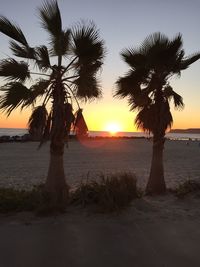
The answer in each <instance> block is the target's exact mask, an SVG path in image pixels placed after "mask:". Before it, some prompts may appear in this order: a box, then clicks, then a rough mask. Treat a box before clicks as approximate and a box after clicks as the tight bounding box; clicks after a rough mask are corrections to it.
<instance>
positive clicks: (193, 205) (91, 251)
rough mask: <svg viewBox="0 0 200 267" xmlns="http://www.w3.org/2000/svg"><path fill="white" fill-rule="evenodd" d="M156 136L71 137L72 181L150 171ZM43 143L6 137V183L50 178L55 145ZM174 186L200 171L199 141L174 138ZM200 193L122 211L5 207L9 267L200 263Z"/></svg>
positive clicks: (142, 176)
mask: <svg viewBox="0 0 200 267" xmlns="http://www.w3.org/2000/svg"><path fill="white" fill-rule="evenodd" d="M151 146H152V143H151V142H150V141H147V140H133V139H131V140H101V141H94V142H89V143H86V144H80V143H78V142H71V143H70V144H69V149H66V153H65V157H64V162H65V170H66V177H67V180H68V182H69V183H70V184H71V185H72V184H74V183H75V182H76V181H78V180H80V179H82V178H83V177H85V178H86V177H87V176H88V173H89V177H91V178H92V177H97V176H96V175H97V174H98V173H101V172H104V173H110V172H112V173H115V172H121V171H130V172H135V173H136V176H137V178H138V182H139V184H141V185H144V184H145V183H146V180H147V178H148V173H149V168H150V160H151ZM36 148H37V143H12V144H11V143H3V144H0V177H1V179H0V185H1V186H2V185H3V186H17V187H21V188H22V187H30V186H31V185H32V184H37V183H40V182H42V181H44V179H45V175H46V172H47V166H48V158H49V154H48V151H49V147H48V145H46V146H44V147H43V148H42V149H41V150H40V151H37V150H36ZM164 155H165V156H164V162H165V177H166V182H167V185H168V187H169V186H170V187H172V186H175V185H176V184H177V183H179V182H181V181H184V180H185V179H188V178H190V179H199V178H200V164H199V159H200V147H199V145H198V142H195V141H193V142H192V141H191V142H190V144H189V145H187V142H186V141H167V142H166V147H165V151H164ZM199 207H200V197H199V196H198V194H197V195H194V194H193V195H190V196H187V197H186V198H184V199H178V198H176V197H175V196H174V195H172V194H167V195H164V196H157V197H144V198H142V199H138V200H134V201H133V202H132V204H131V206H130V207H129V208H127V209H126V210H124V211H123V212H122V213H119V214H115V213H114V214H98V213H91V212H88V210H86V209H83V208H81V207H69V208H68V209H67V211H66V213H65V214H62V215H59V216H57V217H52V216H51V217H46V218H38V217H35V216H34V214H33V213H18V214H9V215H3V214H1V215H0V236H1V239H0V266H2V267H10V266H15V267H26V266H29V267H35V266H37V267H43V266H48V267H55V266H58V267H66V266H69V267H93V266H95V267H102V266H103V267H132V266H137V267H161V266H162V267H179V266H181V267H189V266H192V267H199V266H200V258H199V244H200V230H199V229H200V228H199V221H200V209H199Z"/></svg>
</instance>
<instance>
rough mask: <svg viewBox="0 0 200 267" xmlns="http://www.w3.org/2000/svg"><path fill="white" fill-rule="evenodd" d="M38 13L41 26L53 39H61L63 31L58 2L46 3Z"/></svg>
mask: <svg viewBox="0 0 200 267" xmlns="http://www.w3.org/2000/svg"><path fill="white" fill-rule="evenodd" d="M38 11H39V19H40V22H41V25H42V27H43V28H44V29H45V30H47V31H48V32H49V33H50V36H51V39H52V38H54V37H55V38H57V37H58V38H59V37H60V34H61V31H62V21H61V15H60V10H59V7H58V3H57V1H56V0H49V1H45V2H44V3H43V5H42V7H40V8H39V9H38Z"/></svg>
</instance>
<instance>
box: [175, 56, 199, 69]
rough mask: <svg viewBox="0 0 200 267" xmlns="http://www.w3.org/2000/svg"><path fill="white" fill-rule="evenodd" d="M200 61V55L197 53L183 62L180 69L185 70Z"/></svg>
mask: <svg viewBox="0 0 200 267" xmlns="http://www.w3.org/2000/svg"><path fill="white" fill-rule="evenodd" d="M199 59H200V53H195V54H193V55H191V56H188V57H187V58H186V59H184V60H182V62H181V63H180V66H179V67H180V69H181V70H185V69H187V68H188V67H189V66H190V65H191V64H192V63H194V62H195V61H197V60H199Z"/></svg>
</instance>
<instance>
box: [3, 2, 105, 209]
mask: <svg viewBox="0 0 200 267" xmlns="http://www.w3.org/2000/svg"><path fill="white" fill-rule="evenodd" d="M38 12H39V18H40V22H41V26H42V28H44V30H46V31H47V32H48V34H49V40H50V41H49V43H48V47H47V46H45V45H41V46H38V47H31V46H30V45H29V43H28V42H27V40H26V38H25V36H24V34H23V32H22V30H21V29H20V27H19V26H17V25H15V24H14V23H12V22H11V21H10V20H8V19H7V18H6V17H4V16H1V17H0V31H1V32H2V33H3V34H5V35H7V36H8V37H10V38H11V40H10V48H11V50H12V52H13V54H14V56H15V57H20V58H24V59H25V60H28V62H25V61H24V60H23V61H17V60H16V59H15V58H8V59H4V60H2V61H1V63H0V76H3V77H5V78H6V79H7V81H8V82H7V83H6V84H4V85H2V86H1V88H0V90H1V92H3V94H2V96H1V98H0V109H2V110H3V111H5V112H6V113H7V115H10V113H11V112H12V111H13V110H14V109H16V108H18V107H21V108H22V109H23V108H26V107H29V106H30V105H33V107H34V109H33V113H32V115H31V117H30V120H29V128H30V132H34V131H35V130H38V131H39V132H40V133H42V135H43V138H42V142H44V141H45V140H46V138H47V137H50V163H49V169H48V175H47V179H46V183H45V189H46V191H47V192H48V193H49V194H50V195H51V196H52V199H53V200H52V201H53V202H52V203H54V204H55V205H57V204H59V203H63V201H65V200H66V199H67V195H68V186H67V184H66V181H65V174H64V167H63V153H64V143H65V137H66V131H67V132H69V130H70V127H71V124H72V122H73V121H74V116H73V113H72V101H74V99H75V100H76V101H77V98H78V99H83V100H88V99H93V98H97V97H99V96H100V95H101V90H100V86H99V82H98V78H97V72H98V70H99V69H100V67H101V66H102V63H103V58H104V55H105V49H104V42H103V41H102V40H101V39H100V37H99V31H98V30H97V29H96V27H95V25H94V23H92V22H89V23H78V24H76V25H75V27H72V28H71V29H66V30H63V28H62V20H61V14H60V10H59V7H58V4H57V1H55V0H52V1H48V2H47V1H46V2H44V3H43V5H42V6H41V7H40V8H38ZM51 57H53V60H52V59H51ZM51 61H52V62H53V63H52V62H51ZM31 68H36V71H34V72H33V70H32V69H31ZM31 70H32V71H31ZM33 75H37V76H35V77H39V76H38V75H40V78H37V79H35V80H34V79H33ZM41 77H42V78H41ZM31 81H34V83H33V84H32V85H31V86H27V84H30V82H31ZM39 98H40V103H41V104H40V105H39V106H36V103H37V101H38V99H39ZM47 105H48V111H47V108H46V107H47ZM49 106H50V108H49Z"/></svg>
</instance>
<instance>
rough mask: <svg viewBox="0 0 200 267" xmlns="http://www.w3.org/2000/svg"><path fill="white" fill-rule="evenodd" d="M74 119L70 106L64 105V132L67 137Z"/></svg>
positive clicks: (68, 104)
mask: <svg viewBox="0 0 200 267" xmlns="http://www.w3.org/2000/svg"><path fill="white" fill-rule="evenodd" d="M74 120H75V117H74V114H73V112H72V105H71V104H70V103H65V130H66V133H67V135H68V134H69V133H70V130H71V126H72V124H73V123H74Z"/></svg>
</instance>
